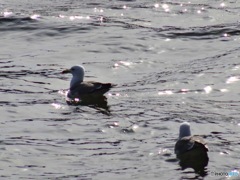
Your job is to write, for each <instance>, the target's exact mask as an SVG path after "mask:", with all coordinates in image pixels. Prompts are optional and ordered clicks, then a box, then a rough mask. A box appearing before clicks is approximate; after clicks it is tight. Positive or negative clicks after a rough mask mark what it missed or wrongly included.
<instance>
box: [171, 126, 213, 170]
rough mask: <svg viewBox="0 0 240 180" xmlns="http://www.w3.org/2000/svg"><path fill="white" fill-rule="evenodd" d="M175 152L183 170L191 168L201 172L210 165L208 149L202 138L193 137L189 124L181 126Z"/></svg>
mask: <svg viewBox="0 0 240 180" xmlns="http://www.w3.org/2000/svg"><path fill="white" fill-rule="evenodd" d="M174 151H175V154H176V155H177V158H178V159H179V160H180V166H181V167H182V168H183V169H185V168H188V167H191V168H193V169H194V170H195V171H199V170H203V169H204V167H205V166H207V164H208V160H209V159H208V155H207V151H208V147H207V145H206V143H205V142H204V140H203V138H201V137H200V136H196V135H195V136H191V130H190V124H189V123H188V122H184V123H182V124H181V125H180V128H179V138H178V140H177V142H176V144H175V148H174Z"/></svg>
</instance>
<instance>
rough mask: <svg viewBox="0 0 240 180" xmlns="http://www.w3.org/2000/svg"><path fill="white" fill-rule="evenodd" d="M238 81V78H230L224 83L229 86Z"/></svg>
mask: <svg viewBox="0 0 240 180" xmlns="http://www.w3.org/2000/svg"><path fill="white" fill-rule="evenodd" d="M239 80H240V78H239V77H238V76H232V77H230V78H228V79H227V81H226V83H227V84H231V83H234V82H237V81H239Z"/></svg>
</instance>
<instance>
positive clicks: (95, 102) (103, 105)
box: [66, 95, 110, 115]
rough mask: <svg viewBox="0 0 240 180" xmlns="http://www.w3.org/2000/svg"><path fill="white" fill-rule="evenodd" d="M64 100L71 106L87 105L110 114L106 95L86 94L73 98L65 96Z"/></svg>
mask: <svg viewBox="0 0 240 180" xmlns="http://www.w3.org/2000/svg"><path fill="white" fill-rule="evenodd" d="M66 102H67V104H68V105H72V106H88V107H91V108H94V109H96V110H97V111H99V112H101V113H102V114H106V115H110V108H109V106H108V101H107V97H106V96H104V95H92V96H89V95H88V96H83V97H81V98H75V99H70V98H67V99H66Z"/></svg>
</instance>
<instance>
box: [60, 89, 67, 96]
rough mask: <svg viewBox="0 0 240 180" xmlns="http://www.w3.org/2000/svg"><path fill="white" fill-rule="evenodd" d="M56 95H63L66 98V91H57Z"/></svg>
mask: <svg viewBox="0 0 240 180" xmlns="http://www.w3.org/2000/svg"><path fill="white" fill-rule="evenodd" d="M58 93H59V94H61V95H63V96H67V94H68V90H59V91H58Z"/></svg>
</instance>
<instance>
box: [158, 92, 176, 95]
mask: <svg viewBox="0 0 240 180" xmlns="http://www.w3.org/2000/svg"><path fill="white" fill-rule="evenodd" d="M172 94H173V92H172V91H161V92H158V95H172Z"/></svg>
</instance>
